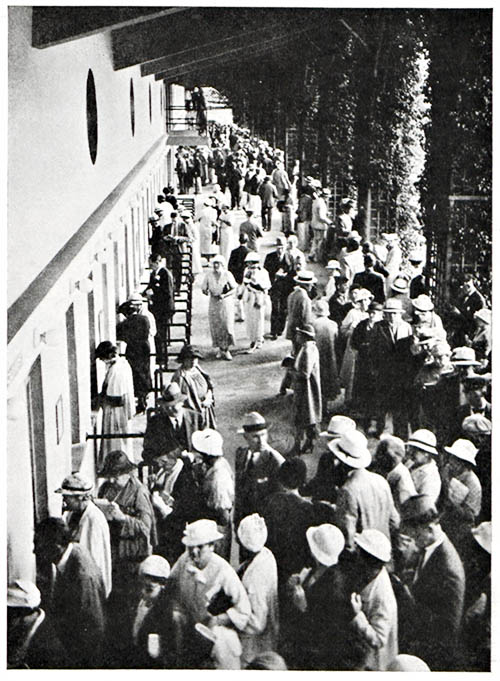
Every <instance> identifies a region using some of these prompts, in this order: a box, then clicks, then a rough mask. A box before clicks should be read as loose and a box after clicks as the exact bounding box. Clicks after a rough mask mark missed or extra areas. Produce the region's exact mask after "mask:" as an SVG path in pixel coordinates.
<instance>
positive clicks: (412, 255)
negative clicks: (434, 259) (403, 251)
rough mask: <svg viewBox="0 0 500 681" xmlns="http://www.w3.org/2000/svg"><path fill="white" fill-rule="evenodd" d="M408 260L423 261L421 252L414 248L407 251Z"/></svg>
mask: <svg viewBox="0 0 500 681" xmlns="http://www.w3.org/2000/svg"><path fill="white" fill-rule="evenodd" d="M408 260H409V261H410V262H423V261H424V256H423V253H422V252H421V251H416V250H413V251H410V252H409V253H408Z"/></svg>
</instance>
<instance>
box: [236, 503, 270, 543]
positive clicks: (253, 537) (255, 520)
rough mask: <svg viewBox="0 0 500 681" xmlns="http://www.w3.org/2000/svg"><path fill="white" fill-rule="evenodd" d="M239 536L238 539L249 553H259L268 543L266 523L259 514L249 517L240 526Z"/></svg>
mask: <svg viewBox="0 0 500 681" xmlns="http://www.w3.org/2000/svg"><path fill="white" fill-rule="evenodd" d="M237 534H238V539H239V540H240V542H241V543H242V544H243V546H244V547H245V548H246V549H248V551H252V553H258V552H259V551H261V550H262V549H263V548H264V544H265V543H266V541H267V525H266V521H265V520H264V518H263V517H262V516H260V515H259V514H258V513H252V515H247V516H246V518H243V520H242V521H241V522H240V524H239V525H238V533H237Z"/></svg>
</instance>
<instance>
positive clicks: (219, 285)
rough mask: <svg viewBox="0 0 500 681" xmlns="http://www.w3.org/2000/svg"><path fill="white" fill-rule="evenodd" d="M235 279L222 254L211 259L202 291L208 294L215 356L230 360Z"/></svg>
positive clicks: (232, 338) (232, 342)
mask: <svg viewBox="0 0 500 681" xmlns="http://www.w3.org/2000/svg"><path fill="white" fill-rule="evenodd" d="M236 287H237V284H236V281H235V279H234V277H233V275H232V274H231V272H228V270H227V268H226V261H225V259H224V258H223V256H222V255H216V256H215V257H214V258H213V259H212V268H211V270H210V271H209V272H207V274H206V275H205V279H204V281H203V285H202V289H201V290H202V292H203V293H204V294H205V295H207V296H210V302H209V304H208V320H209V324H210V335H211V336H212V344H213V346H214V347H215V348H217V355H216V357H217V358H218V359H219V358H222V357H223V358H224V359H227V360H231V359H232V356H231V353H230V352H229V347H230V346H231V345H234V294H235V291H236Z"/></svg>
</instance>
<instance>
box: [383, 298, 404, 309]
mask: <svg viewBox="0 0 500 681" xmlns="http://www.w3.org/2000/svg"><path fill="white" fill-rule="evenodd" d="M384 312H403V304H402V303H401V301H400V300H398V298H387V300H386V301H385V303H384Z"/></svg>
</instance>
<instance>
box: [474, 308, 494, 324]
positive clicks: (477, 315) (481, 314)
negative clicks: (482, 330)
mask: <svg viewBox="0 0 500 681" xmlns="http://www.w3.org/2000/svg"><path fill="white" fill-rule="evenodd" d="M492 314H493V313H492V311H491V310H488V308H486V307H483V308H482V309H481V310H478V311H477V312H474V319H479V320H481V321H482V322H484V323H485V324H491V320H492Z"/></svg>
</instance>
